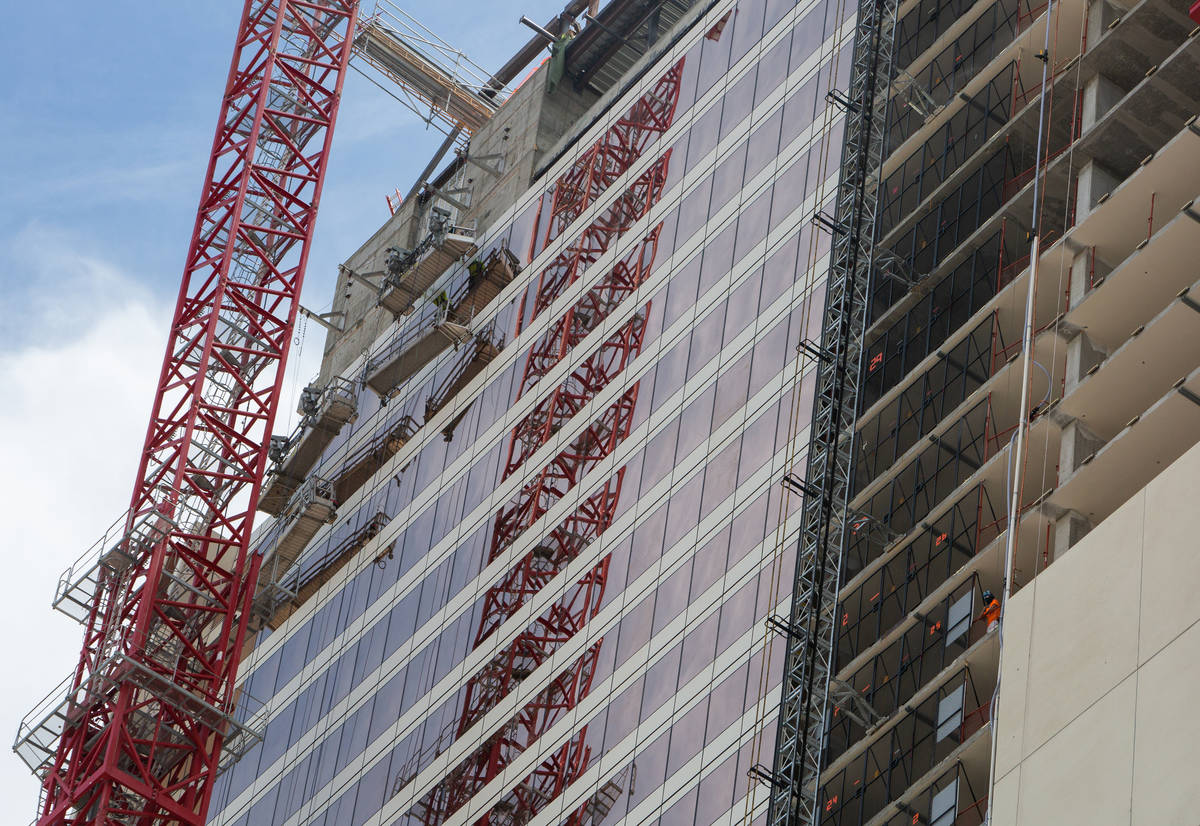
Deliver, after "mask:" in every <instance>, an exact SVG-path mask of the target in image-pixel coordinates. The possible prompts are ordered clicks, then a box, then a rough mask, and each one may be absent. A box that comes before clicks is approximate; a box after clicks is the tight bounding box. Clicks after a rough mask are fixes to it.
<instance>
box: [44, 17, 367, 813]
mask: <svg viewBox="0 0 1200 826" xmlns="http://www.w3.org/2000/svg"><path fill="white" fill-rule="evenodd" d="M357 5H358V4H357V0H247V2H246V4H245V8H244V10H243V13H242V18H241V23H240V26H239V29H238V37H237V42H236V46H235V50H234V55H233V61H232V66H231V68H230V72H229V76H228V81H227V84H226V88H225V93H224V97H223V99H222V104H221V111H220V118H219V121H218V127H217V131H216V137H215V139H214V141H213V147H212V153H211V157H210V159H209V164H208V171H207V175H206V178H205V184H204V189H203V193H202V195H201V201H200V208H199V211H198V214H197V218H196V224H195V229H194V231H193V234H192V239H191V244H190V248H189V250H188V255H187V260H186V264H185V269H184V274H183V279H182V284H181V287H180V291H179V298H178V303H177V305H176V309H175V315H174V318H173V320H172V324H171V333H170V338H169V341H168V344H167V351H166V357H165V358H164V361H163V366H162V372H161V374H160V378H159V383H158V389H157V393H156V396H155V401H154V408H153V413H152V416H151V419H150V424H149V428H148V430H147V435H146V442H145V446H144V448H143V450H142V455H141V461H140V464H139V468H138V475H137V483H136V485H135V488H134V492H133V497H132V503H131V507H130V512H129V517H128V522H127V531H126V537H125V539H124V540H123V542H122V544H121V546H120V550H121V551H122V552H123V554H124V555H125V557H126V558H127V559H128V563H127V564H126V565H125V566H124V567H122V566H110V567H101V568H100V569H99V581H98V585H97V588H96V593H95V600H94V604H93V606H92V610H91V615H90V617H89V618H88V620H87V622H86V631H85V638H84V645H83V651H82V655H81V658H80V662H79V665H78V667H77V669H76V671H75V676H74V684H73V694H72V697H73V701H72V703H71V704H70V705H69V707H68V710H67V715H66V717H67V722H66V723H65V725H64V731H63V732H62V736H61V739H60V741H59V743H58V748H57V753H56V755H55V758H54V760H53V762H52V763H51V765H50V767H49V769H48V771H47V772H46V774H45V776H44V781H43V783H44V791H45V795H44V798H43V803H42V807H41V811H40V818H39V820H38V823H39V826H62V825H63V824H89V825H90V824H106V825H107V824H113V825H114V826H115V825H116V824H122V826H127V824H134V823H137V824H145V825H146V826H149V824H152V823H153V824H156V825H157V824H193V825H194V826H200V824H203V823H204V820H205V816H206V810H207V808H208V804H209V798H210V796H211V794H212V789H213V780H214V777H215V775H216V772H217V768H218V763H219V760H220V755H221V753H222V747H223V743H224V740H225V738H226V736H227V735H230V734H232V733H233V732H234V728H233V726H232V723H231V715H232V712H233V708H234V683H235V679H236V676H237V667H238V661H239V658H240V653H241V650H242V647H243V644H244V642H245V635H246V622H247V619H248V617H249V613H250V612H249V606H250V600H251V598H252V596H253V594H254V585H255V579H256V576H257V572H258V564H259V560H258V558H257V557H256V556H252V555H251V554H250V553H249V549H248V543H249V540H250V531H251V528H252V526H253V517H254V510H255V505H256V503H257V500H258V493H259V486H260V484H261V482H262V478H263V472H264V470H265V466H266V461H267V444H268V439H269V434H270V431H271V426H272V424H273V422H274V419H275V414H276V411H277V409H278V403H279V396H280V388H281V384H282V380H283V368H284V363H285V360H286V358H287V354H288V345H289V343H290V340H291V337H292V330H293V326H294V323H295V317H296V309H297V306H298V299H299V295H300V287H301V283H302V280H303V275H304V268H305V263H306V261H307V258H308V253H309V248H310V243H311V240H312V231H313V224H314V221H315V217H316V211H317V206H318V202H319V200H320V194H321V185H322V181H323V176H324V173H325V169H326V163H327V159H328V156H329V147H330V141H331V138H332V133H333V126H334V122H335V119H336V115H337V108H338V102H339V99H340V96H341V89H342V81H343V78H344V75H345V69H346V64H347V61H348V59H349V56H350V44H351V41H352V39H353V38H352V37H351V36H350V35H351V33H352V32H353V28H354V25H355V20H356V15H357V11H358V9H357Z"/></svg>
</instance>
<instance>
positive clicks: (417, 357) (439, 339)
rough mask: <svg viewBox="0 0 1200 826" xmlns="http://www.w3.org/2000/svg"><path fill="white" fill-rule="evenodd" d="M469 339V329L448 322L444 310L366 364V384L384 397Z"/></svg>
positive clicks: (387, 396)
mask: <svg viewBox="0 0 1200 826" xmlns="http://www.w3.org/2000/svg"><path fill="white" fill-rule="evenodd" d="M470 338H471V331H470V330H468V329H467V328H466V327H464V326H463V325H461V324H457V323H455V322H453V321H451V320H450V319H449V318H448V317H447V314H446V313H438V315H437V317H436V318H434V320H433V323H432V324H430V325H428V326H421V327H415V328H413V330H412V331H411V333H410V334H409V335H406V336H401V337H400V338H399V339H397V340H396V342H395V343H394V344H393V345H392V346H390V347H387V348H386V349H385V350H384V351H383V352H382V353H381V354H380V355H379V356H377V357H376V358H373V359H371V362H370V364H369V365H368V366H367V386H368V387H370V388H371V389H372V390H374V391H375V392H376V393H378V394H379V395H380V396H382V397H384V398H389V397H390V396H391V395H392V392H393V391H394V390H395V389H396V387H398V386H399V385H400V384H402V383H403V382H405V381H407V380H408V379H410V378H411V377H412V376H414V375H416V373H417V371H419V370H420V369H421V368H422V367H424V366H425V365H427V364H429V362H431V361H433V360H434V359H435V358H437V357H438V356H440V355H441V354H442V353H444V352H445V351H446V350H449V349H450V347H451V346H455V347H457V346H458V345H460V344H464V343H466V342H467V341H469V340H470Z"/></svg>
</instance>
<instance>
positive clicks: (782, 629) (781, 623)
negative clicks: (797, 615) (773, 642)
mask: <svg viewBox="0 0 1200 826" xmlns="http://www.w3.org/2000/svg"><path fill="white" fill-rule="evenodd" d="M766 625H767V628H769V629H771V630H772V631H774V632H775V633H776V634H779V635H780V636H781V637H791V638H792V639H794V640H798V641H800V642H803V641H804V640H805V639H806V638H807V637H808V634H806V633H805V632H804V629H803V628H799V627H797V626H795V625H792V624H791V623H790V622H788V621H787V620H785V619H780V618H779V617H777V616H775V615H774V614H770V615H768V616H767V619H766Z"/></svg>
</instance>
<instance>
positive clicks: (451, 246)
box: [379, 221, 475, 316]
mask: <svg viewBox="0 0 1200 826" xmlns="http://www.w3.org/2000/svg"><path fill="white" fill-rule="evenodd" d="M474 252H475V233H474V230H472V229H470V228H469V227H460V226H453V225H450V224H449V223H446V222H445V221H434V222H432V226H431V229H430V233H429V235H428V236H426V238H425V240H423V241H422V242H421V243H420V244H419V245H417V247H416V249H414V250H411V251H405V250H400V249H396V248H394V247H393V248H392V249H391V250H389V251H388V259H387V269H386V270H385V271H384V281H383V286H382V287H380V289H379V305H380V306H381V307H385V308H386V309H388V310H389V311H390V312H391V313H392V314H393V315H397V316H401V315H409V314H411V313H412V311H413V305H414V304H415V303H416V301H417V299H418V298H420V297H421V296H422V295H424V293H425V291H426V290H428V289H429V288H430V287H431V286H433V282H435V281H437V280H438V278H440V277H441V275H442V273H444V272H446V270H448V269H450V267H452V266H453V265H454V262H455V261H457V260H458V259H460V258H462V257H463V256H465V255H472V254H474Z"/></svg>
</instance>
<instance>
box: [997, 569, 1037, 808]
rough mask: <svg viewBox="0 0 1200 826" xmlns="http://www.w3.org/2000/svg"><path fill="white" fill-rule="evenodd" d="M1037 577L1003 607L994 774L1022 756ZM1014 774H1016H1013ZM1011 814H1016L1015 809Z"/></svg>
mask: <svg viewBox="0 0 1200 826" xmlns="http://www.w3.org/2000/svg"><path fill="white" fill-rule="evenodd" d="M1039 582H1040V579H1037V580H1034V581H1033V582H1032V583H1031V584H1030V585H1029V586H1028V587H1026V588H1025V589H1023V590H1021V591H1018V592H1017V593H1016V594H1014V595H1013V596H1012V597H1011V598H1010V599H1009V601H1008V607H1007V608H1006V609H1004V628H1003V629H1002V633H1003V635H1004V639H1003V644H1004V657H1005V660H1004V679H1003V680H1001V681H1000V701H999V706H998V708H999V714H998V717H997V723H996V776H997V777H1003V776H1004V775H1006V774H1008V773H1009V772H1010V771H1011V770H1012V769H1013V768H1014V767H1015V766H1016V765H1017V764H1018V763H1020V762H1021V758H1022V757H1024V756H1025V750H1024V744H1023V742H1022V741H1023V739H1024V735H1025V726H1024V721H1025V692H1026V689H1027V688H1028V686H1027V685H1026V679H1027V677H1028V676H1029V635H1030V625H1031V622H1032V612H1033V596H1034V593H1035V592H1036V591H1037V586H1038V583H1039ZM1014 777H1015V775H1014ZM1013 816H1014V817H1015V816H1016V812H1015V811H1014V813H1013Z"/></svg>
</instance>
